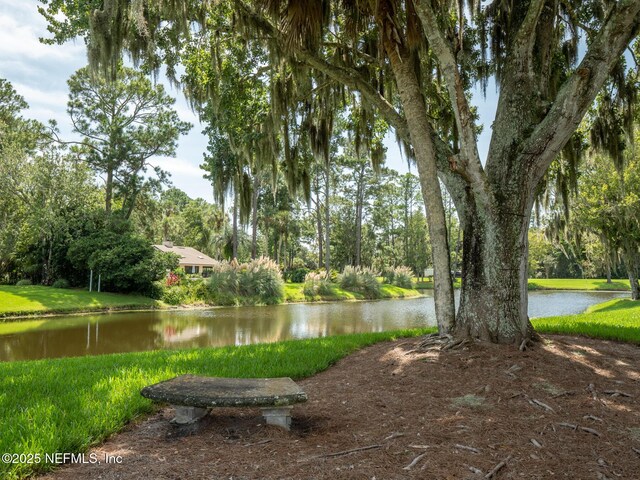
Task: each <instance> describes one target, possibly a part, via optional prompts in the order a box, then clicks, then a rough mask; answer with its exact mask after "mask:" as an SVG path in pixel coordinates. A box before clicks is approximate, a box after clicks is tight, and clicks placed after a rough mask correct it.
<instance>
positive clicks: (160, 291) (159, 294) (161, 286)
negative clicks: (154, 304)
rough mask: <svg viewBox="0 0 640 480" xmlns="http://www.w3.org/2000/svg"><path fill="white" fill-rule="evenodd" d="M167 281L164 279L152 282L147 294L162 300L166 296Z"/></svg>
mask: <svg viewBox="0 0 640 480" xmlns="http://www.w3.org/2000/svg"><path fill="white" fill-rule="evenodd" d="M164 291H165V283H164V282H163V281H162V280H156V281H155V282H152V283H151V286H150V287H149V291H148V292H147V295H148V296H149V297H150V298H153V299H155V300H162V298H163V297H164Z"/></svg>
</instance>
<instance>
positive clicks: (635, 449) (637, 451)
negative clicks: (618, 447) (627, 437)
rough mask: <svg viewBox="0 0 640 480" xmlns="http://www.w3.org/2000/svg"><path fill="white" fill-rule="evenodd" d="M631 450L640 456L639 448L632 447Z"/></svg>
mask: <svg viewBox="0 0 640 480" xmlns="http://www.w3.org/2000/svg"><path fill="white" fill-rule="evenodd" d="M631 450H633V451H634V452H636V453H637V454H638V455H640V450H638V449H637V448H634V447H631Z"/></svg>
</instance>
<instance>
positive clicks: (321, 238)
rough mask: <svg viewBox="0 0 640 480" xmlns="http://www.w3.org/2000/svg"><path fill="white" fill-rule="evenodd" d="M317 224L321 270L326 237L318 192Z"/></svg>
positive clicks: (319, 265)
mask: <svg viewBox="0 0 640 480" xmlns="http://www.w3.org/2000/svg"><path fill="white" fill-rule="evenodd" d="M316 224H317V226H318V268H321V267H322V261H323V260H324V256H323V251H322V247H323V243H324V236H323V231H322V208H321V205H320V193H319V191H318V190H316Z"/></svg>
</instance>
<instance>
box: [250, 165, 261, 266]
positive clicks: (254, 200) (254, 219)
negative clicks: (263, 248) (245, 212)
mask: <svg viewBox="0 0 640 480" xmlns="http://www.w3.org/2000/svg"><path fill="white" fill-rule="evenodd" d="M259 188H260V178H259V177H258V175H254V177H253V191H252V192H251V259H252V260H255V258H256V256H257V254H258V189H259Z"/></svg>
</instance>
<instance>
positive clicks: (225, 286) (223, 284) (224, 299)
mask: <svg viewBox="0 0 640 480" xmlns="http://www.w3.org/2000/svg"><path fill="white" fill-rule="evenodd" d="M238 267H239V265H238V262H237V261H235V260H232V261H231V262H225V261H223V262H216V263H215V264H214V265H213V267H212V269H211V274H210V276H209V291H210V292H211V297H212V300H213V303H215V304H217V305H237V304H238V298H237V297H238Z"/></svg>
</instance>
